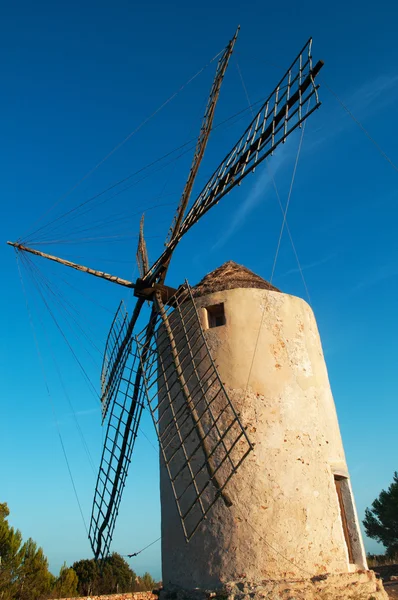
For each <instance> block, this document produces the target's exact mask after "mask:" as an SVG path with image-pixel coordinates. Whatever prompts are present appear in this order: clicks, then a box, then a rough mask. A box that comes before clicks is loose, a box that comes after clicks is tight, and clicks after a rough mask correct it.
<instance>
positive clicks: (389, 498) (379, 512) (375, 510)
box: [363, 472, 398, 557]
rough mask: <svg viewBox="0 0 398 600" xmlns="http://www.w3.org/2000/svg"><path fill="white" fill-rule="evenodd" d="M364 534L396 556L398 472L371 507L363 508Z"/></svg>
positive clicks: (397, 553) (397, 545)
mask: <svg viewBox="0 0 398 600" xmlns="http://www.w3.org/2000/svg"><path fill="white" fill-rule="evenodd" d="M363 524H364V526H365V531H366V534H367V535H368V536H369V537H371V538H373V539H375V540H377V541H378V542H381V543H382V544H383V545H384V546H385V548H386V549H387V555H388V556H390V557H394V556H398V473H397V472H395V473H394V477H393V482H392V484H391V485H390V487H389V488H388V490H387V491H385V490H382V491H381V492H380V495H379V497H378V498H376V500H374V501H373V502H372V508H371V509H369V508H367V509H366V510H365V519H364V520H363Z"/></svg>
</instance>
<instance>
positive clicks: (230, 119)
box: [18, 98, 264, 241]
mask: <svg viewBox="0 0 398 600" xmlns="http://www.w3.org/2000/svg"><path fill="white" fill-rule="evenodd" d="M263 102H264V98H261V99H260V100H257V101H256V102H254V103H253V104H252V105H250V106H249V107H248V108H244V109H241V110H240V111H237V112H236V113H234V114H233V115H231V116H230V117H227V118H226V119H224V120H223V121H221V122H220V123H218V124H217V125H215V126H214V127H213V128H212V131H214V130H216V129H218V128H219V127H222V126H223V125H225V124H226V123H228V122H229V121H232V120H233V119H235V118H236V117H238V119H236V120H235V121H234V123H232V125H234V124H236V123H237V122H238V121H239V120H241V119H242V118H243V117H244V116H245V113H246V112H247V111H248V110H251V109H252V107H253V106H256V105H257V104H260V103H263ZM192 142H193V143H194V144H193V145H192V146H190V147H189V148H188V149H187V150H185V151H184V152H182V153H181V154H179V155H178V156H177V157H176V158H174V159H173V160H172V161H169V162H168V163H166V165H164V166H168V165H169V164H172V162H174V161H176V160H178V159H179V158H181V157H182V156H184V155H185V154H186V153H187V152H190V151H191V150H192V149H193V148H194V147H195V145H196V138H192V139H191V140H189V141H188V142H186V143H185V144H182V145H181V146H178V147H177V148H174V149H173V150H171V151H170V152H167V153H166V154H164V155H163V156H161V157H159V158H157V159H156V160H154V161H152V162H151V163H148V164H147V165H145V166H144V167H141V168H140V169H138V170H137V171H135V172H133V173H131V174H130V175H128V176H126V177H124V178H123V179H120V180H119V181H117V182H115V183H114V184H112V185H111V186H109V187H107V188H106V189H104V190H102V191H101V192H99V193H97V194H95V195H94V196H91V197H90V198H89V199H87V200H85V201H84V202H82V203H80V204H79V205H78V206H76V207H74V208H72V209H70V210H69V211H67V212H65V213H63V214H62V215H60V216H59V217H56V218H54V219H53V220H51V221H49V222H48V223H46V224H45V225H43V226H41V227H39V228H38V229H35V230H34V231H33V232H32V233H31V234H29V235H28V236H24V237H20V238H19V240H18V241H22V240H25V241H28V240H30V239H31V238H32V236H33V235H34V234H35V233H38V232H39V231H42V230H43V229H45V228H46V227H49V226H50V225H51V224H53V223H55V222H56V221H59V220H60V219H63V218H65V217H66V216H67V215H69V214H71V213H72V212H75V211H77V210H78V209H79V208H81V207H82V206H84V205H85V204H88V203H89V202H92V201H93V200H95V199H97V198H98V197H100V196H102V195H103V194H105V193H106V192H108V191H110V190H112V189H113V188H115V187H117V186H118V185H121V184H122V183H124V182H125V181H127V180H129V179H131V178H132V177H134V175H138V174H139V173H141V172H142V171H145V170H146V169H149V168H150V167H151V166H153V165H155V164H157V163H159V162H160V161H162V160H163V159H165V158H167V157H168V156H170V155H171V154H173V153H174V152H177V151H178V150H181V149H182V148H185V147H186V146H187V145H188V144H191V143H192ZM164 166H163V167H161V168H164ZM158 170H159V169H158ZM151 174H152V173H150V175H151ZM148 176H149V175H147V176H145V177H142V178H141V179H139V180H138V181H136V182H133V183H132V184H131V185H129V186H127V187H125V188H123V189H122V190H120V191H119V192H117V193H116V194H114V195H112V196H111V197H110V198H107V199H105V200H104V201H103V202H102V203H104V202H107V201H108V200H111V199H112V198H114V197H116V196H117V195H119V194H121V193H123V192H125V191H127V190H128V189H130V188H131V187H133V186H134V185H137V184H138V183H140V182H141V181H143V179H146V177H148ZM89 210H91V208H90V209H88V210H87V211H86V212H85V213H82V214H86V213H87V212H89ZM47 212H48V211H47ZM79 216H81V214H80V215H79Z"/></svg>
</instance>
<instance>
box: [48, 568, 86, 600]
mask: <svg viewBox="0 0 398 600" xmlns="http://www.w3.org/2000/svg"><path fill="white" fill-rule="evenodd" d="M78 582H79V580H78V576H77V574H76V571H74V569H71V568H69V569H68V567H67V566H66V563H64V564H63V565H62V567H61V570H60V572H59V575H58V577H57V578H56V579H55V581H54V582H53V584H52V586H51V595H52V596H53V597H54V598H73V597H74V596H77V594H78V592H77V585H78Z"/></svg>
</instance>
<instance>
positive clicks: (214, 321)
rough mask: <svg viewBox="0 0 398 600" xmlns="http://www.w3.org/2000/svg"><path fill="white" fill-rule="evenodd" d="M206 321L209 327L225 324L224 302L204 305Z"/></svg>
mask: <svg viewBox="0 0 398 600" xmlns="http://www.w3.org/2000/svg"><path fill="white" fill-rule="evenodd" d="M206 312H207V323H208V326H209V328H211V327H221V325H225V313H224V303H223V302H222V303H221V304H214V305H213V306H206Z"/></svg>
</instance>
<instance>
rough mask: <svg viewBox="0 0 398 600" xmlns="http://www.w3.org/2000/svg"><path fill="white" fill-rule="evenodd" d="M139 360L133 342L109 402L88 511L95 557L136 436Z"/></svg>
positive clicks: (105, 538) (110, 524)
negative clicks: (100, 456) (100, 454)
mask: <svg viewBox="0 0 398 600" xmlns="http://www.w3.org/2000/svg"><path fill="white" fill-rule="evenodd" d="M139 372H140V361H139V359H138V357H137V353H136V349H135V343H134V342H132V344H130V345H129V347H128V353H127V357H126V361H125V364H124V366H123V369H122V374H121V375H120V377H119V378H118V383H117V389H116V392H115V394H114V398H113V402H112V403H111V405H110V412H109V421H108V425H107V431H106V439H105V443H104V448H103V452H102V458H101V465H100V469H99V473H98V479H97V485H96V489H95V494H94V501H93V509H92V514H91V522H90V531H89V539H90V543H91V547H92V549H93V552H94V555H95V558H96V559H102V558H105V557H106V556H107V555H108V553H109V548H110V544H111V541H112V535H113V530H114V528H115V523H116V518H117V515H118V510H119V505H120V501H121V498H122V493H123V489H124V486H125V481H126V477H127V472H128V468H129V465H130V461H131V455H132V452H133V448H134V443H135V439H136V437H137V431H138V426H139V422H140V418H141V412H142V408H143V399H144V398H145V395H144V394H143V389H142V386H140V385H138V386H137V385H136V383H137V379H138V381H139V380H140V375H139Z"/></svg>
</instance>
